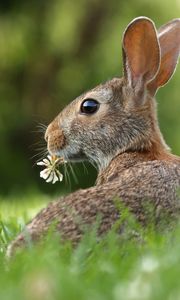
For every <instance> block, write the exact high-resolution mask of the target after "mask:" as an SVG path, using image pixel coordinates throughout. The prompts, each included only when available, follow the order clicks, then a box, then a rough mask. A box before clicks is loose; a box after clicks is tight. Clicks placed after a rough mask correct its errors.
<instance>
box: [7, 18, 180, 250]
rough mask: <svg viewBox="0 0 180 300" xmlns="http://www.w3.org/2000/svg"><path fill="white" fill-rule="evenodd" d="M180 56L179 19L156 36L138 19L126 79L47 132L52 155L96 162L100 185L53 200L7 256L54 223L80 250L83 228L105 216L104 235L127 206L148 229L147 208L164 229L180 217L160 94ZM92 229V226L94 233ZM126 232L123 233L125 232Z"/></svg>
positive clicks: (178, 180)
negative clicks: (158, 99)
mask: <svg viewBox="0 0 180 300" xmlns="http://www.w3.org/2000/svg"><path fill="white" fill-rule="evenodd" d="M179 52H180V19H174V20H172V21H170V22H169V23H167V24H165V25H163V26H162V27H160V28H159V30H158V31H156V28H155V25H154V23H153V21H152V20H151V19H149V18H147V17H138V18H135V19H134V20H133V21H132V22H131V23H130V24H129V25H128V26H127V28H126V30H125V32H124V34H123V38H122V54H123V69H124V70H123V71H124V76H123V77H122V78H113V79H112V80H109V81H107V82H105V83H102V84H100V85H98V86H97V87H95V88H93V89H92V90H90V91H88V92H85V93H84V94H83V95H81V96H79V97H78V98H76V99H75V100H74V101H72V102H71V103H70V104H69V105H68V106H67V107H66V108H64V110H62V111H61V112H60V113H59V114H58V116H57V117H56V118H55V119H54V120H53V121H52V123H50V125H49V126H48V127H47V130H46V132H45V140H46V141H47V149H48V152H49V153H50V154H51V155H56V156H60V157H63V158H64V159H65V160H66V161H73V162H75V161H77V162H78V161H83V160H88V161H90V162H92V164H96V165H97V168H98V176H97V181H96V185H95V186H93V187H90V188H87V189H84V190H78V191H76V192H73V193H71V194H70V195H68V196H65V197H61V198H60V199H58V200H56V201H52V202H50V203H49V204H48V206H47V207H46V208H44V209H42V211H40V212H39V213H38V214H37V215H36V216H35V217H34V219H33V220H32V221H31V222H30V223H29V224H28V225H27V226H26V227H25V229H24V231H23V232H22V233H20V234H19V236H17V238H16V239H15V240H14V241H12V242H11V244H10V245H9V246H8V249H7V255H8V256H11V255H12V254H14V253H15V252H16V251H17V250H18V249H19V248H22V247H25V246H26V244H27V238H26V236H27V235H28V237H29V238H31V240H32V241H39V240H40V239H41V238H42V237H43V236H44V235H45V234H46V233H47V231H48V230H49V228H50V226H51V225H52V224H53V223H54V222H55V224H56V226H55V231H56V230H57V232H60V235H61V237H62V239H64V240H70V241H71V242H72V244H74V245H76V244H77V243H78V242H79V241H80V239H81V237H82V234H83V228H84V227H86V226H91V225H93V224H94V223H95V222H96V220H97V216H98V215H100V216H101V218H100V224H99V227H98V234H99V235H102V234H105V233H107V231H108V230H110V229H111V228H112V226H113V224H115V223H116V221H117V220H118V219H119V218H120V216H121V211H120V210H119V209H118V208H117V205H116V204H115V199H116V201H121V202H122V204H123V205H124V206H125V207H127V208H128V209H129V211H130V212H131V213H132V214H133V215H134V216H135V218H136V219H137V221H138V222H140V223H141V224H142V225H144V226H145V225H147V224H148V214H146V212H145V206H144V204H145V203H148V204H150V205H152V207H153V216H154V219H155V222H156V223H157V224H158V223H159V222H160V221H161V219H163V218H164V216H165V215H166V218H167V219H168V218H172V219H174V220H175V219H176V218H177V216H179V213H180V201H179V200H180V198H179V196H178V193H177V189H178V188H179V187H180V157H178V156H175V155H173V154H171V152H170V149H169V147H168V146H167V145H166V143H165V141H164V139H163V136H162V134H161V132H160V129H159V125H158V120H157V111H156V102H155V94H156V92H157V90H158V89H159V88H160V87H162V86H163V85H165V84H166V83H167V82H168V81H169V79H170V78H171V77H172V75H173V73H174V71H175V68H176V65H177V62H178V57H179ZM88 228H89V227H88ZM119 232H121V230H120V229H119Z"/></svg>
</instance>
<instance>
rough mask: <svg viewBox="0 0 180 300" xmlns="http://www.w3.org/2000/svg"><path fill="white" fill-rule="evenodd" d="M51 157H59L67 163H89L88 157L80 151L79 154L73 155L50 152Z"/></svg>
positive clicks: (67, 152) (65, 152)
mask: <svg viewBox="0 0 180 300" xmlns="http://www.w3.org/2000/svg"><path fill="white" fill-rule="evenodd" d="M49 153H50V155H51V156H57V157H61V158H63V159H64V160H65V161H67V162H82V161H85V160H86V161H87V160H88V158H87V156H86V155H85V154H84V153H83V152H82V151H79V152H77V153H71V152H69V151H62V150H60V151H55V152H54V151H53V152H51V151H50V152H49Z"/></svg>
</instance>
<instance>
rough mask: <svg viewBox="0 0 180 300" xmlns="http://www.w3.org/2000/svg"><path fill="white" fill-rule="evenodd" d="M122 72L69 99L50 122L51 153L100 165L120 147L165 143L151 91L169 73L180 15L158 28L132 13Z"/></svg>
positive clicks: (179, 48) (178, 43)
mask: <svg viewBox="0 0 180 300" xmlns="http://www.w3.org/2000/svg"><path fill="white" fill-rule="evenodd" d="M122 52H123V65H124V77H122V78H113V79H112V80H109V81H107V82H105V83H103V84H100V85H98V86H97V87H95V88H94V89H92V90H90V91H88V92H86V93H84V94H83V95H81V96H79V97H78V98H76V99H75V100H74V101H73V102H71V103H70V104H69V105H68V106H67V107H66V108H65V109H64V110H63V111H62V112H60V114H59V115H58V116H57V117H56V118H55V119H54V121H53V122H52V123H51V124H50V125H49V126H48V128H47V130H46V133H45V139H46V141H47V144H48V151H49V153H50V154H51V155H57V156H62V157H64V158H65V159H66V160H67V161H68V160H70V161H82V160H89V161H91V162H92V163H96V164H97V165H98V167H99V169H100V170H103V169H104V168H105V167H106V166H107V165H108V164H109V162H110V161H111V160H112V158H113V157H115V156H116V155H118V154H121V153H123V152H127V151H128V152H131V151H137V152H145V153H146V152H147V153H153V154H152V155H153V156H154V159H156V158H157V157H159V156H160V155H161V153H162V152H167V151H168V150H167V149H168V147H167V146H166V144H165V142H164V140H163V138H162V136H161V133H160V130H159V127H158V122H157V120H156V105H155V101H154V98H153V97H154V95H155V93H156V91H157V90H158V88H160V87H161V86H163V85H164V84H166V83H167V81H168V80H169V79H170V77H171V76H172V74H173V72H174V70H175V67H176V64H177V61H178V56H179V52H180V19H175V20H172V21H171V22H169V23H167V24H166V25H164V26H162V27H161V28H160V29H159V30H158V31H156V28H155V26H154V23H153V22H152V21H151V20H150V19H148V18H146V17H140V18H136V19H134V20H133V21H132V22H131V23H130V24H129V25H128V27H127V28H126V30H125V32H124V35H123V39H122Z"/></svg>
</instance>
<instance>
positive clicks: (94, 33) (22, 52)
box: [0, 0, 180, 195]
mask: <svg viewBox="0 0 180 300" xmlns="http://www.w3.org/2000/svg"><path fill="white" fill-rule="evenodd" d="M140 15H145V16H148V17H150V18H152V19H153V20H154V22H155V24H156V26H157V27H159V26H160V25H162V24H163V23H166V22H168V21H169V20H170V19H172V18H177V17H179V15H180V0H172V1H169V0H151V1H148V0H129V1H127V0H111V1H104V0H96V1H95V0H77V1H72V0H71V1H70V0H51V1H45V0H44V1H43V0H39V1H37V0H36V1H35V0H31V1H23V0H16V1H10V0H1V2H0V195H11V194H14V193H24V192H26V193H27V192H28V191H41V192H43V193H50V194H53V193H56V194H57V193H61V192H64V191H69V190H74V189H76V188H77V187H80V186H81V187H85V186H88V185H91V184H93V182H94V180H95V176H96V174H95V171H94V170H93V168H92V167H90V166H87V168H88V169H90V171H89V173H88V174H87V175H85V172H84V168H83V167H82V166H75V172H76V174H77V178H78V182H76V181H75V180H74V178H73V177H72V176H71V177H72V178H71V185H70V184H68V183H65V182H64V183H63V184H56V185H49V184H45V183H44V182H43V181H42V180H41V179H40V178H39V171H40V169H39V168H38V167H36V166H35V162H36V160H37V159H38V158H40V157H41V150H42V147H45V143H44V141H43V133H42V132H41V129H40V128H39V127H38V124H39V123H43V124H48V123H49V122H50V121H51V120H52V119H53V118H54V117H55V116H56V115H57V114H58V112H59V111H60V110H61V109H62V108H63V107H64V106H65V105H66V104H67V103H69V102H70V101H71V100H73V99H74V98H75V97H76V96H78V95H79V94H81V93H82V92H83V91H85V90H87V89H90V88H92V87H94V86H95V85H97V84H98V83H100V82H102V81H105V80H107V79H110V78H112V77H114V76H120V75H121V74H122V59H121V36H122V33H123V30H124V29H125V27H126V26H127V24H128V23H129V22H130V21H131V20H132V19H133V18H135V17H137V16H140ZM179 70H180V68H179V67H178V69H177V70H176V74H175V76H174V78H173V79H172V80H171V82H169V84H168V85H167V86H166V87H164V88H163V89H162V90H161V91H159V93H158V95H157V101H158V110H159V120H160V127H161V130H162V132H163V134H164V136H165V138H166V141H167V143H168V144H169V145H170V147H171V148H172V151H173V153H176V154H180V138H179V137H180V135H179V133H180V120H179V116H180V99H179V95H178V90H179V82H180V72H179ZM35 155H37V156H35Z"/></svg>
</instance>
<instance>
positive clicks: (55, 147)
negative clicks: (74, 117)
mask: <svg viewBox="0 0 180 300" xmlns="http://www.w3.org/2000/svg"><path fill="white" fill-rule="evenodd" d="M44 138H45V140H46V142H47V148H48V151H49V153H50V154H51V155H57V154H58V152H59V151H60V150H61V149H63V147H64V146H65V136H64V133H63V130H62V129H61V128H60V127H59V125H58V122H57V120H56V119H55V120H54V121H53V122H52V123H50V124H49V126H48V127H47V129H46V132H45V136H44Z"/></svg>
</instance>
